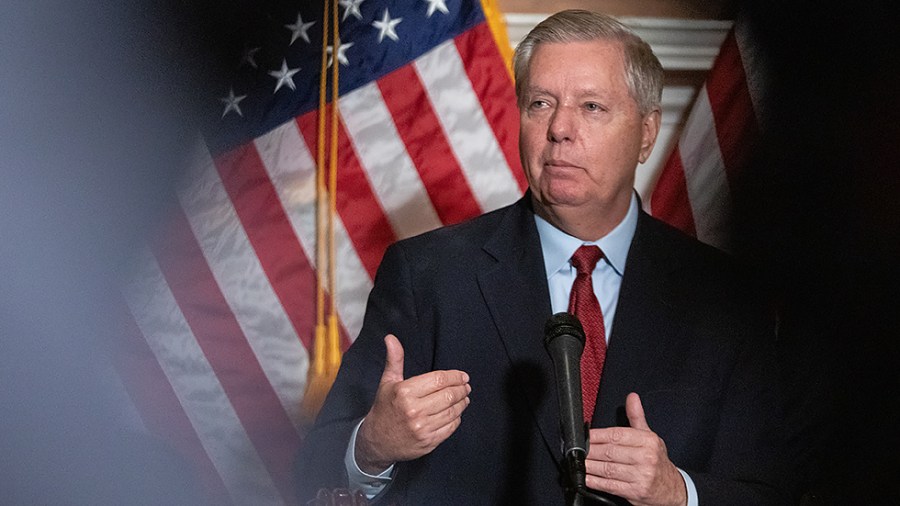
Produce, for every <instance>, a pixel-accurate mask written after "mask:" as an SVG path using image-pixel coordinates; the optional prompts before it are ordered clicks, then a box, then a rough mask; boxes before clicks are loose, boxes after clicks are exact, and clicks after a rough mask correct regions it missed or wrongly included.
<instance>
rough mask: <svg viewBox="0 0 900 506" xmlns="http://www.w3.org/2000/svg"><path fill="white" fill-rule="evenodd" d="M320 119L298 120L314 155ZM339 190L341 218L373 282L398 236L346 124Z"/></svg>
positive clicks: (310, 116)
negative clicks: (385, 253)
mask: <svg viewBox="0 0 900 506" xmlns="http://www.w3.org/2000/svg"><path fill="white" fill-rule="evenodd" d="M326 114H328V113H326ZM317 118H318V112H317V111H312V112H309V113H306V114H304V115H303V116H300V117H299V118H297V125H298V126H299V128H300V131H301V132H302V133H303V137H304V139H306V144H307V146H308V147H309V150H310V152H312V153H315V152H316V137H317V134H316V131H317V129H318V127H317V121H318V119H317ZM337 187H338V192H337V212H338V215H340V217H341V221H342V222H343V223H344V228H345V229H346V230H347V235H348V236H350V242H352V243H353V248H354V249H355V250H356V254H357V255H359V259H360V261H361V262H362V265H363V267H364V268H365V269H366V271H367V272H368V273H369V277H370V278H372V279H374V278H375V272H376V271H377V270H378V264H380V263H381V257H382V256H384V251H385V250H386V249H387V247H388V246H390V245H391V243H393V242H394V241H396V240H397V236H396V235H395V234H394V229H393V228H392V227H391V224H390V222H389V221H388V219H387V216H386V215H385V213H384V209H383V208H382V207H381V203H380V202H379V201H378V199H377V198H376V197H375V193H374V192H373V191H372V185H371V184H370V183H369V179H368V176H367V175H366V172H365V171H364V170H363V168H362V164H360V162H359V158H357V156H356V151H355V150H354V149H353V145H352V144H351V143H350V139H349V137H348V136H347V133H346V131H345V129H344V125H343V124H341V125H339V128H338V173H337Z"/></svg>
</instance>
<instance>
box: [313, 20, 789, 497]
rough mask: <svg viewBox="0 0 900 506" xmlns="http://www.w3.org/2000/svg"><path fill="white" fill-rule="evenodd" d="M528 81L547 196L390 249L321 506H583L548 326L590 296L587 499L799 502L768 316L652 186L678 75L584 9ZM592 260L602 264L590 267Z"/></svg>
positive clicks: (344, 390)
mask: <svg viewBox="0 0 900 506" xmlns="http://www.w3.org/2000/svg"><path fill="white" fill-rule="evenodd" d="M515 74H516V93H517V96H518V99H519V109H520V121H521V133H520V154H521V158H522V162H523V166H524V168H525V172H526V175H527V178H528V183H529V191H528V192H527V193H526V195H525V196H524V197H523V199H521V200H520V201H519V202H517V203H515V204H513V205H511V206H509V207H506V208H503V209H500V210H497V211H494V212H491V213H488V214H486V215H484V216H481V217H479V218H477V219H474V220H472V221H469V222H467V223H463V224H460V225H457V226H453V227H446V228H443V229H440V230H437V231H434V232H431V233H427V234H424V235H421V236H418V237H415V238H411V239H408V240H405V241H401V242H399V243H397V244H395V245H393V246H392V247H391V248H390V249H389V250H388V251H387V253H386V254H385V256H384V260H383V261H382V264H381V266H380V268H379V271H378V275H377V276H376V280H375V285H374V288H373V290H372V293H371V295H370V297H369V302H368V307H367V312H366V317H365V321H364V324H363V329H362V331H361V333H360V336H359V338H358V339H357V340H356V342H355V343H354V345H353V346H352V347H351V349H350V350H349V351H348V352H347V354H346V355H345V356H344V362H343V364H342V367H341V371H340V373H339V374H338V377H337V380H336V382H335V384H334V387H333V389H332V392H331V393H330V395H329V397H328V399H327V401H326V403H325V406H324V407H323V410H322V412H321V414H320V416H319V418H318V420H317V422H316V425H315V427H314V428H313V430H312V431H311V433H310V434H309V436H308V438H307V440H306V441H305V443H304V448H303V452H302V454H301V456H300V460H299V470H298V472H299V475H298V478H299V480H300V483H301V497H302V498H303V499H307V498H310V497H312V496H313V495H314V494H315V491H316V490H317V489H318V488H320V487H324V488H333V487H347V486H348V485H349V486H352V487H354V488H358V489H362V490H363V491H365V492H366V493H367V494H368V495H370V496H372V497H373V498H374V500H376V501H381V500H383V501H384V502H385V503H388V504H390V503H400V504H411V505H432V504H535V505H538V504H540V505H550V504H563V503H564V502H565V496H564V492H563V487H562V486H561V484H560V483H561V473H562V464H561V463H560V459H561V452H560V448H561V435H560V428H559V404H558V401H557V398H556V392H555V388H554V377H553V369H552V362H551V359H550V357H549V356H548V354H547V352H546V351H545V349H544V346H543V339H542V338H543V327H544V323H545V321H546V320H547V318H548V317H549V316H550V315H551V314H552V313H555V312H558V311H566V310H571V311H573V312H575V313H576V315H578V316H579V317H580V318H582V320H583V321H585V318H584V317H583V315H582V314H579V312H580V311H582V312H584V311H587V310H582V309H580V308H582V305H581V304H582V302H583V301H585V300H589V302H591V303H592V304H593V306H592V307H593V308H595V309H592V310H591V311H594V313H591V314H592V315H595V316H596V318H594V317H588V318H587V321H588V322H591V323H590V324H588V323H586V324H585V326H586V331H587V334H588V345H587V348H588V349H587V350H586V351H585V354H586V358H585V359H584V362H585V363H583V365H582V367H591V366H592V365H597V367H598V369H600V371H599V373H598V374H600V378H599V380H597V379H596V378H595V382H594V383H593V386H591V385H590V384H589V383H588V382H587V381H586V383H585V385H586V386H585V391H586V394H585V403H586V404H588V405H595V406H596V407H595V408H593V409H588V410H586V412H585V419H586V420H588V421H590V423H591V427H592V428H591V430H590V436H589V439H590V450H589V453H588V458H587V480H586V484H587V486H588V487H589V488H590V489H593V490H595V491H600V492H603V493H607V494H610V497H612V496H615V497H617V498H619V499H616V500H621V501H628V502H630V503H632V504H642V505H643V504H646V505H651V504H652V505H657V504H659V505H662V504H673V505H684V504H703V505H710V504H714V505H719V504H729V505H734V504H776V503H779V501H780V500H781V494H780V491H779V489H778V487H777V481H778V479H779V470H778V467H777V465H776V462H777V457H778V455H777V444H776V441H774V436H775V435H776V434H777V430H776V429H777V427H776V426H775V421H776V418H775V414H774V407H775V406H776V399H775V396H774V388H773V386H772V379H771V376H772V373H773V372H774V371H773V370H772V369H773V368H772V367H771V366H770V362H768V361H769V359H770V357H769V350H770V348H769V346H770V345H771V343H770V342H769V340H770V335H771V332H770V330H771V329H770V327H768V326H767V324H766V321H767V319H766V318H765V317H764V314H763V312H762V311H758V310H756V307H757V306H756V305H755V304H753V301H752V300H751V299H750V298H749V297H747V296H746V295H747V293H745V292H747V290H746V288H745V287H746V284H745V283H743V282H742V281H741V280H740V279H739V278H738V277H737V276H736V274H734V272H733V270H732V269H731V268H730V267H729V264H728V262H727V261H726V259H725V258H724V257H723V256H721V255H720V254H719V253H718V252H717V251H715V250H713V249H712V248H709V247H706V246H703V245H701V244H700V243H698V242H696V241H695V240H693V239H690V238H688V237H685V236H683V235H681V234H680V233H678V232H676V231H675V230H674V229H671V228H669V227H667V226H666V225H664V224H662V223H660V222H658V221H656V220H654V219H653V218H651V217H650V216H648V215H646V214H645V213H643V212H642V211H641V210H640V203H639V201H638V199H637V197H636V195H635V192H634V190H633V184H634V173H635V169H636V167H637V165H638V163H643V162H644V161H646V160H647V158H648V156H649V155H650V152H651V150H652V148H653V145H654V142H655V141H656V136H657V133H658V131H659V125H660V109H659V101H660V96H661V88H662V68H661V66H660V64H659V62H658V60H657V59H656V57H655V56H654V55H653V53H652V51H651V50H650V48H649V46H648V45H647V44H646V43H644V42H643V41H641V40H640V39H639V38H638V37H637V36H635V35H633V34H632V33H631V32H630V31H628V30H627V29H626V28H625V27H624V26H622V25H621V24H619V23H618V22H616V21H614V20H613V19H611V18H609V17H606V16H603V15H600V14H596V13H590V12H585V11H566V12H561V13H558V14H556V15H554V16H551V17H550V18H549V19H547V20H546V21H544V22H542V23H541V24H540V25H538V26H537V27H536V28H535V29H534V30H533V31H532V32H531V33H530V34H529V35H528V36H527V37H526V38H525V40H524V41H523V42H522V43H521V44H520V45H519V47H518V48H517V50H516V56H515ZM585 245H586V246H588V248H586V249H584V250H586V251H590V252H594V253H596V255H595V258H594V259H593V261H596V262H597V263H596V265H592V266H590V267H586V268H584V267H581V263H580V262H581V261H580V260H577V261H576V260H575V259H573V260H571V261H570V258H572V257H573V254H574V256H576V257H577V256H579V255H580V254H578V253H576V251H582V248H581V247H582V246H585ZM596 246H599V250H598V249H597V248H596ZM597 256H602V258H600V259H599V261H598V259H597V258H596V257H597ZM574 264H578V266H577V267H576V266H573V265H574ZM578 270H584V272H582V275H581V276H579V275H578ZM579 277H581V280H580V281H579V280H578V278H579ZM585 283H587V285H585ZM584 286H587V287H588V288H587V290H588V292H583V291H582V290H584ZM576 287H579V288H577V289H576ZM576 291H577V292H578V293H588V295H585V296H580V295H579V297H580V299H579V300H581V301H582V302H575V299H576V298H578V297H575V296H574V295H572V296H571V297H570V295H571V293H575V292H576ZM592 296H596V298H597V300H598V301H599V303H598V302H592ZM570 298H572V299H573V305H572V306H570ZM589 305H590V304H589ZM598 305H599V306H600V307H599V308H598V307H596V306H598ZM573 308H574V309H573ZM584 314H587V312H584ZM592 338H593V339H592ZM598 362H599V364H598ZM596 381H599V386H598V384H597V383H596Z"/></svg>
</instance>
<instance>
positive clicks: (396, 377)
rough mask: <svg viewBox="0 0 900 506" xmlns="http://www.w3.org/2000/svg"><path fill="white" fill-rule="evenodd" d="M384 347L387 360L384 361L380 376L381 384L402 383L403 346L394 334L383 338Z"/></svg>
mask: <svg viewBox="0 0 900 506" xmlns="http://www.w3.org/2000/svg"><path fill="white" fill-rule="evenodd" d="M384 345H385V346H386V347H387V358H386V359H385V361H384V373H382V375H381V382H382V383H396V382H399V381H403V345H402V344H400V340H399V339H397V337H396V336H395V335H394V334H388V335H386V336H384Z"/></svg>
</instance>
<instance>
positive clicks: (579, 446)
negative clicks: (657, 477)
mask: <svg viewBox="0 0 900 506" xmlns="http://www.w3.org/2000/svg"><path fill="white" fill-rule="evenodd" d="M584 342H585V337H584V329H583V328H582V326H581V322H580V321H579V320H578V318H576V317H575V316H574V315H572V314H569V313H556V314H555V315H553V316H551V317H550V319H548V320H547V323H546V324H545V325H544V346H545V347H546V348H547V352H548V353H549V354H550V358H551V359H552V360H553V368H554V372H555V375H556V393H557V397H558V398H559V421H560V426H561V428H562V436H563V461H564V464H565V466H566V478H567V480H568V483H567V484H566V492H567V493H566V496H567V502H569V503H570V504H573V505H580V504H582V499H583V498H584V497H589V498H591V499H593V500H595V501H597V502H600V503H601V504H607V505H612V506H614V503H613V502H612V501H610V500H609V499H607V498H606V497H602V496H599V495H597V494H594V493H593V492H591V491H589V490H588V489H587V486H586V485H585V477H586V476H587V471H586V469H585V463H584V461H585V459H586V458H587V452H588V450H587V446H588V438H587V424H585V423H584V408H583V406H582V399H581V354H582V352H583V351H584Z"/></svg>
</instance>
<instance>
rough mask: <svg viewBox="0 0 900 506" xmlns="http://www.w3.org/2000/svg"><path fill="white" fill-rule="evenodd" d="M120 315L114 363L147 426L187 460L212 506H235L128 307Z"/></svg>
mask: <svg viewBox="0 0 900 506" xmlns="http://www.w3.org/2000/svg"><path fill="white" fill-rule="evenodd" d="M120 313H121V314H122V321H121V324H122V332H121V337H122V338H121V339H120V340H119V341H118V342H117V343H116V347H115V349H114V360H113V363H114V365H115V367H116V370H117V371H118V373H119V376H120V377H121V378H122V383H123V384H124V386H125V390H126V391H127V392H128V395H129V396H130V397H131V399H132V401H133V403H134V406H135V408H136V409H137V410H138V413H139V414H140V416H141V420H142V421H143V422H144V426H145V427H147V430H148V431H149V432H150V433H151V434H153V435H155V436H156V437H158V438H160V440H162V441H165V442H166V444H169V445H171V448H172V449H173V450H174V451H176V452H178V453H180V454H181V455H183V456H184V457H185V460H186V461H187V462H188V463H189V464H190V465H191V466H192V467H193V468H194V470H195V471H196V474H197V478H198V479H199V481H200V484H201V485H202V486H203V489H204V492H205V493H206V496H207V497H208V498H209V504H232V500H231V497H230V496H229V495H228V490H227V489H226V488H225V483H224V482H223V481H222V477H221V476H220V475H219V472H218V471H217V470H216V468H215V466H214V465H213V463H212V460H210V458H209V455H208V454H207V453H206V450H205V449H204V448H203V445H202V443H201V442H200V438H199V437H198V436H197V432H196V431H195V430H194V426H193V425H192V424H191V421H190V419H188V417H187V415H186V414H185V412H184V407H183V406H182V405H181V402H180V401H179V400H178V397H177V396H176V395H175V390H173V389H172V385H171V383H169V379H168V377H166V375H165V373H164V372H163V370H162V368H161V367H160V366H159V362H158V361H157V359H156V356H155V355H154V354H153V351H152V350H151V349H150V346H149V345H148V344H147V341H146V340H145V338H144V336H143V334H142V333H141V331H140V329H139V328H138V326H137V324H136V323H135V321H134V318H133V316H132V315H131V313H130V312H129V311H128V310H127V308H125V307H123V308H122V310H121V311H120Z"/></svg>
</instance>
